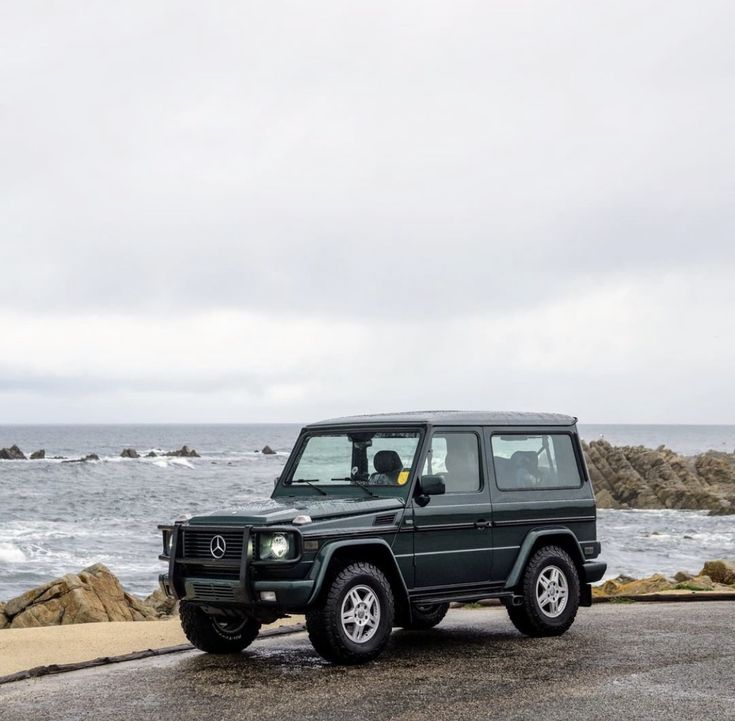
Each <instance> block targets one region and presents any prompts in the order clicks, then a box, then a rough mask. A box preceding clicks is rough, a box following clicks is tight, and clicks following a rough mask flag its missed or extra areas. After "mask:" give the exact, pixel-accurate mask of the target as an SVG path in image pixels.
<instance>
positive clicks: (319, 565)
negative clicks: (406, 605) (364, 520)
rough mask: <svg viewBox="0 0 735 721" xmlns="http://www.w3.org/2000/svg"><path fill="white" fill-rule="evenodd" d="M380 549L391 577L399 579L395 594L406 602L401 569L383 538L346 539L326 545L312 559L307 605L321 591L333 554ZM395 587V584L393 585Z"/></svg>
mask: <svg viewBox="0 0 735 721" xmlns="http://www.w3.org/2000/svg"><path fill="white" fill-rule="evenodd" d="M366 547H367V548H369V547H373V548H380V550H381V552H382V553H383V554H385V553H386V552H387V554H388V556H389V557H390V559H391V563H392V569H391V570H392V571H393V573H392V574H391V575H392V576H395V577H396V578H399V579H400V582H401V583H400V588H397V589H394V591H395V592H398V593H401V594H402V595H403V599H404V600H405V601H406V602H408V588H407V587H406V581H405V579H404V578H403V574H402V573H401V569H400V568H399V566H398V562H397V561H396V558H395V556H394V555H393V549H392V548H391V547H390V546H389V545H388V543H387V542H386V541H385V539H383V538H353V539H346V540H344V541H333V542H331V543H327V544H325V545H324V546H322V548H321V549H319V553H318V554H317V557H316V558H315V559H314V564H313V565H312V567H311V571H310V573H309V579H311V580H313V581H314V588H313V589H312V591H311V595H310V596H309V600H308V602H307V605H311V604H312V603H313V602H314V600H315V599H316V597H317V596H318V595H319V593H320V592H321V590H322V586H323V584H324V579H325V578H326V576H327V572H328V571H329V567H330V565H331V562H332V559H333V558H334V554H335V553H336V552H337V551H339V550H341V549H343V548H366ZM394 585H395V584H394Z"/></svg>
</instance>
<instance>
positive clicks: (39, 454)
mask: <svg viewBox="0 0 735 721" xmlns="http://www.w3.org/2000/svg"><path fill="white" fill-rule="evenodd" d="M44 458H46V450H45V449H43V448H41V450H40V451H33V453H31V460H32V461H42V460H43V459H44Z"/></svg>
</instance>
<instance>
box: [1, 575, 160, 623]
mask: <svg viewBox="0 0 735 721" xmlns="http://www.w3.org/2000/svg"><path fill="white" fill-rule="evenodd" d="M3 613H4V616H5V617H6V619H7V621H8V622H9V626H10V628H29V627H32V626H57V625H66V624H71V623H93V622H100V621H148V620H153V619H156V618H157V617H158V614H157V613H156V611H155V610H154V609H153V608H151V607H150V606H147V605H146V604H145V603H143V602H142V601H141V600H140V599H138V598H136V597H135V596H132V595H130V594H129V593H126V591H125V590H124V589H123V587H122V586H121V585H120V581H119V580H118V579H117V578H116V577H115V576H114V575H113V574H112V573H111V572H110V570H109V569H108V568H107V567H106V566H104V565H103V564H101V563H96V564H95V565H93V566H89V567H88V568H85V569H84V570H83V571H81V572H80V573H78V574H72V573H70V574H67V575H66V576H62V577H61V578H57V579H54V580H53V581H50V582H49V583H46V584H44V585H43V586H39V587H38V588H35V589H33V590H31V591H27V592H26V593H24V594H23V595H21V596H18V597H17V598H13V599H11V600H10V601H8V602H7V603H6V604H5V608H4V609H3Z"/></svg>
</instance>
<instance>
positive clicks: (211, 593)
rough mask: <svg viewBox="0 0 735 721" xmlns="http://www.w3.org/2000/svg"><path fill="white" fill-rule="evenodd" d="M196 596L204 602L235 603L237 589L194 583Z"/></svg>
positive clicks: (215, 584) (213, 584) (214, 584)
mask: <svg viewBox="0 0 735 721" xmlns="http://www.w3.org/2000/svg"><path fill="white" fill-rule="evenodd" d="M192 588H193V589H194V595H195V596H196V598H198V599H200V600H202V601H234V600H235V589H234V588H233V587H232V586H223V585H220V584H217V583H200V582H198V581H197V582H195V583H192Z"/></svg>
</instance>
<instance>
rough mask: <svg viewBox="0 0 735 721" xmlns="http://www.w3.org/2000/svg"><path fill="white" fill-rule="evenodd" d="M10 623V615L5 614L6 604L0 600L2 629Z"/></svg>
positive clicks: (0, 623)
mask: <svg viewBox="0 0 735 721" xmlns="http://www.w3.org/2000/svg"><path fill="white" fill-rule="evenodd" d="M7 625H8V617H7V616H6V615H5V604H4V603H3V602H2V601H0V629H2V628H5V627H6V626H7Z"/></svg>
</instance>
